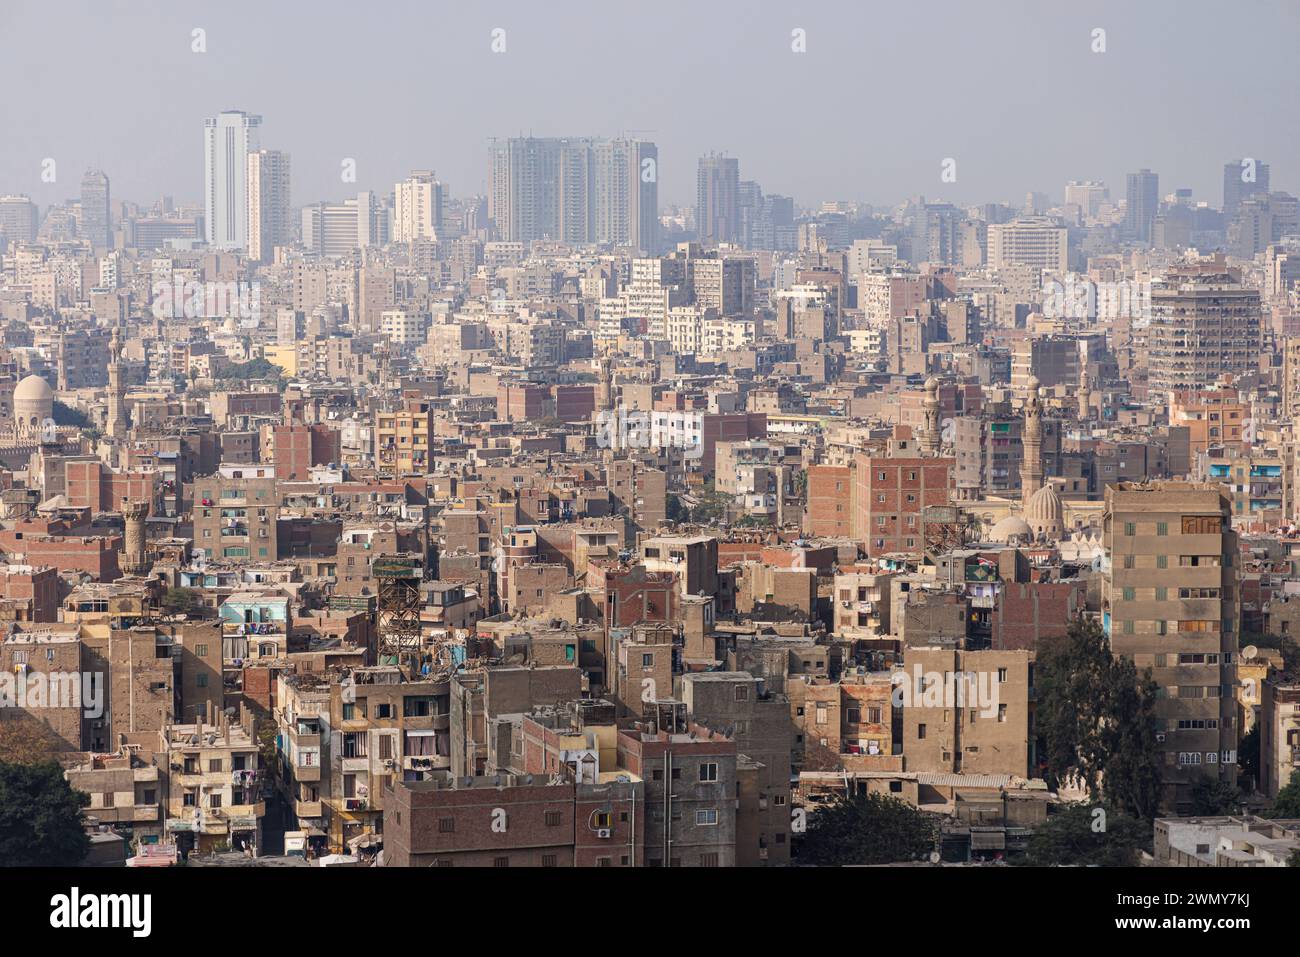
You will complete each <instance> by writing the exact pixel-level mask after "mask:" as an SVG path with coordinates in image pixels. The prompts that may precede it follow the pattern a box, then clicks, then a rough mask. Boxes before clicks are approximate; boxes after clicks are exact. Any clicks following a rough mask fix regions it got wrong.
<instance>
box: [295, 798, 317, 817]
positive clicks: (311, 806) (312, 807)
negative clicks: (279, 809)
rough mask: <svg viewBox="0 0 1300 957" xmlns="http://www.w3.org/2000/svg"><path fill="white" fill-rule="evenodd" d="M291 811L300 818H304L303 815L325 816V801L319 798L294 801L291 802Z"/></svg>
mask: <svg viewBox="0 0 1300 957" xmlns="http://www.w3.org/2000/svg"><path fill="white" fill-rule="evenodd" d="M293 813H294V814H296V815H297V816H298V817H300V818H304V817H324V816H325V802H324V801H319V800H317V801H294V802H293Z"/></svg>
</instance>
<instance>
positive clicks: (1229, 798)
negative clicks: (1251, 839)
mask: <svg viewBox="0 0 1300 957" xmlns="http://www.w3.org/2000/svg"><path fill="white" fill-rule="evenodd" d="M1244 797H1245V795H1244V794H1242V793H1241V789H1240V788H1236V787H1233V786H1232V785H1231V784H1228V783H1227V782H1226V781H1220V780H1219V779H1218V778H1211V777H1203V778H1201V779H1200V780H1199V781H1197V782H1196V783H1195V784H1193V785H1192V792H1191V799H1192V814H1193V815H1195V816H1197V817H1215V816H1217V815H1220V814H1237V813H1238V812H1240V811H1241V802H1242V799H1243V798H1244Z"/></svg>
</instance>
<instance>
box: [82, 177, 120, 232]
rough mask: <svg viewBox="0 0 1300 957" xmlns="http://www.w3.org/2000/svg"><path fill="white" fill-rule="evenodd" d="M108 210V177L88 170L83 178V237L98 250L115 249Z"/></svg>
mask: <svg viewBox="0 0 1300 957" xmlns="http://www.w3.org/2000/svg"><path fill="white" fill-rule="evenodd" d="M108 208H109V190H108V177H107V176H105V175H104V173H103V172H102V171H100V170H97V169H92V170H87V171H86V175H85V176H83V177H82V178H81V236H82V238H83V239H87V240H89V241H90V242H91V244H92V245H93V246H94V247H95V248H96V249H112V248H113V228H112V225H111V223H110V222H109V212H108Z"/></svg>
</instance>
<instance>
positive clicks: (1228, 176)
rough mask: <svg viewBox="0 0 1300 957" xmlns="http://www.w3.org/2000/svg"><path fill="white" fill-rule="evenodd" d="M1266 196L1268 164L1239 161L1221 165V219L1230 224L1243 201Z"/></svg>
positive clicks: (1245, 160)
mask: <svg viewBox="0 0 1300 957" xmlns="http://www.w3.org/2000/svg"><path fill="white" fill-rule="evenodd" d="M1256 194H1260V195H1267V194H1268V164H1267V163H1261V162H1260V161H1259V160H1252V159H1239V160H1232V161H1231V162H1228V163H1224V164H1223V218H1224V221H1225V222H1229V223H1230V222H1232V220H1233V217H1235V216H1236V215H1237V208H1238V207H1239V206H1240V205H1241V201H1242V200H1243V199H1248V198H1249V197H1251V196H1254V195H1256Z"/></svg>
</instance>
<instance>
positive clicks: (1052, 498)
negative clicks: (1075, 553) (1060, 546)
mask: <svg viewBox="0 0 1300 957" xmlns="http://www.w3.org/2000/svg"><path fill="white" fill-rule="evenodd" d="M1025 521H1026V522H1027V523H1028V525H1029V527H1030V529H1031V530H1032V531H1033V533H1034V535H1035V536H1038V535H1045V536H1046V537H1048V538H1060V537H1061V529H1062V528H1063V527H1064V525H1065V507H1064V506H1063V505H1062V504H1061V496H1060V495H1058V494H1057V492H1056V489H1055V488H1054V487H1053V486H1051V485H1044V486H1043V487H1042V488H1040V489H1039V490H1038V491H1037V492H1035V493H1034V494H1033V495H1032V496H1030V498H1029V501H1028V502H1027V503H1026V504H1025Z"/></svg>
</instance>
